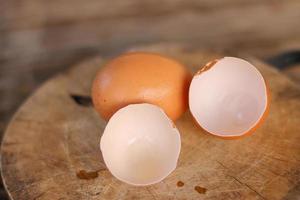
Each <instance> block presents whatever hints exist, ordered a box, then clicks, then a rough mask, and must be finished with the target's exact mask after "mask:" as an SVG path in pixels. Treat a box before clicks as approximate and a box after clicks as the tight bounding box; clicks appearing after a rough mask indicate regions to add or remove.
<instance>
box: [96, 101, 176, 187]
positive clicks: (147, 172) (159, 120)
mask: <svg viewBox="0 0 300 200" xmlns="http://www.w3.org/2000/svg"><path fill="white" fill-rule="evenodd" d="M180 148H181V142H180V134H179V132H178V130H177V128H176V127H175V125H174V123H173V122H172V121H171V120H170V119H169V118H168V116H167V115H166V114H165V113H164V111H163V110H162V109H161V108H159V107H158V106H155V105H152V104H146V103H144V104H131V105H128V106H126V107H124V108H121V109H120V110H118V111H117V112H116V113H115V114H114V115H113V116H112V117H111V118H110V120H109V122H108V124H107V126H106V128H105V130H104V133H103V135H102V138H101V141H100V149H101V151H102V154H103V158H104V162H105V164H106V166H107V168H108V169H109V171H110V172H111V173H112V174H113V175H114V176H115V177H116V178H117V179H119V180H121V181H123V182H126V183H128V184H131V185H136V186H145V185H151V184H154V183H157V182H160V181H161V180H163V179H164V178H166V177H167V176H168V175H169V174H170V173H171V172H172V171H173V170H174V169H175V168H176V165H177V160H178V157H179V153H180Z"/></svg>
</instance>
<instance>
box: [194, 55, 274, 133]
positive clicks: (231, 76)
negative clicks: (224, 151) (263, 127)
mask: <svg viewBox="0 0 300 200" xmlns="http://www.w3.org/2000/svg"><path fill="white" fill-rule="evenodd" d="M267 104H268V99H267V88H266V84H265V81H264V79H263V77H262V75H261V74H260V72H259V71H258V70H257V69H256V68H255V67H254V66H253V65H252V64H250V63H249V62H247V61H245V60H243V59H239V58H234V57H225V58H222V59H220V60H218V61H217V62H216V63H215V64H214V65H213V66H212V67H211V68H209V69H208V70H207V71H203V72H202V73H198V74H196V75H195V76H194V78H193V80H192V82H191V85H190V90H189V106H190V110H191V113H192V115H193V116H194V118H195V120H196V121H197V122H198V123H199V125H200V126H201V127H202V128H203V129H205V130H206V131H208V132H209V133H212V134H214V135H218V136H222V137H232V136H233V137H234V136H241V135H243V134H245V133H247V132H248V131H250V130H251V129H252V128H253V127H255V126H256V125H257V124H258V122H259V121H260V119H261V118H262V116H263V114H264V113H265V111H266V108H267Z"/></svg>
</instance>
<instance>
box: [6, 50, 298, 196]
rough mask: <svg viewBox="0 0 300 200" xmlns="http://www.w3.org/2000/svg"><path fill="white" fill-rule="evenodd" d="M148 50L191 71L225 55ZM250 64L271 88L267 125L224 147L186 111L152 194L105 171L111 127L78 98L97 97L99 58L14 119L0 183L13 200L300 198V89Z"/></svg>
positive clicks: (55, 83)
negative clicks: (170, 165)
mask: <svg viewBox="0 0 300 200" xmlns="http://www.w3.org/2000/svg"><path fill="white" fill-rule="evenodd" d="M144 50H149V51H154V52H159V53H162V54H165V55H169V56H172V57H174V58H176V59H178V60H180V61H181V62H183V63H185V64H186V65H187V66H188V67H189V69H190V70H191V71H192V72H195V70H197V69H198V68H199V67H200V66H202V65H203V64H204V63H206V62H207V61H209V60H212V59H215V58H218V57H220V55H216V54H213V53H209V52H204V51H197V50H187V49H184V48H175V47H170V48H168V47H164V46H159V45H158V46H154V47H150V48H145V49H144ZM244 58H246V59H248V60H250V61H251V62H252V63H253V64H254V65H256V66H257V67H258V69H259V70H260V71H261V73H262V74H263V75H264V77H265V79H266V80H267V82H268V84H269V87H270V90H271V97H272V98H271V107H270V113H269V116H268V118H267V120H266V121H265V123H264V124H263V125H262V126H261V127H260V128H259V129H258V130H257V131H256V132H255V133H253V134H252V135H250V136H247V137H244V138H241V139H237V140H223V139H220V138H217V137H214V136H212V135H209V134H206V133H205V132H204V131H203V130H201V129H200V128H198V127H197V126H196V125H195V124H194V123H193V120H192V117H191V114H190V113H189V112H188V111H187V112H186V113H185V114H184V115H183V116H182V117H181V118H180V119H179V120H178V121H177V122H176V125H177V127H178V128H179V130H180V132H181V137H182V151H181V154H180V158H179V163H178V166H177V169H176V170H175V171H174V172H173V173H172V174H171V175H169V176H168V177H167V178H166V179H165V180H164V181H162V182H160V183H158V184H155V185H152V186H148V187H134V186H130V185H127V184H125V183H122V182H120V181H118V180H117V179H116V178H114V177H113V176H112V175H111V174H110V172H109V171H108V170H107V169H106V168H105V165H104V163H103V160H102V157H101V152H100V149H99V140H100V137H101V134H102V131H103V129H104V127H105V122H104V121H103V120H102V119H100V118H99V116H98V115H97V113H96V112H95V111H94V109H93V107H92V106H91V105H89V101H88V99H84V98H83V99H82V98H79V97H78V96H74V95H79V96H86V95H89V94H90V88H91V83H92V80H93V78H94V75H95V72H96V71H97V70H98V69H99V67H101V66H102V65H103V63H104V62H105V60H103V59H102V58H101V57H98V58H92V59H90V60H87V61H84V62H82V63H81V64H79V65H77V66H74V67H73V68H72V69H70V70H69V71H67V72H65V73H62V74H59V75H57V76H56V77H54V78H52V79H51V80H49V81H47V82H46V83H45V84H43V85H42V86H41V87H40V88H39V89H38V90H37V91H36V92H35V93H34V94H33V95H32V96H31V97H30V98H29V99H28V100H27V101H26V102H25V103H24V104H23V105H22V106H21V108H20V109H19V110H18V112H17V113H16V114H15V116H14V118H13V119H12V121H11V123H10V124H9V126H8V128H7V131H6V133H5V136H4V139H3V142H2V148H1V165H2V166H1V170H2V178H3V180H4V184H5V186H6V189H7V191H8V193H9V195H10V197H11V199H13V200H17V199H18V200H19V199H24V200H31V199H39V200H56V199H60V200H63V199H64V200H67V199H70V200H77V199H84V200H89V199H91V200H93V199H108V200H114V199H156V200H158V199H161V200H166V199H178V200H181V199H182V200H183V199H188V200H190V199H297V198H300V182H299V180H300V90H299V88H298V87H297V85H295V84H294V83H293V82H291V81H290V80H289V79H288V78H286V77H285V76H283V75H281V74H280V73H279V72H278V71H276V70H275V69H273V68H271V67H269V66H267V65H266V64H264V63H263V62H261V61H258V60H256V59H254V58H251V57H244ZM249 84H251V83H249ZM72 95H73V96H72ZM74 97H75V99H74ZM76 100H77V101H76Z"/></svg>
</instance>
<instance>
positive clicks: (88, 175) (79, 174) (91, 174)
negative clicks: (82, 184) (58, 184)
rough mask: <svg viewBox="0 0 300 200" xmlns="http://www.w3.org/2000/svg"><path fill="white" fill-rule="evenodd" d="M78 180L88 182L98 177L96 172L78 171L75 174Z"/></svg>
mask: <svg viewBox="0 0 300 200" xmlns="http://www.w3.org/2000/svg"><path fill="white" fill-rule="evenodd" d="M76 176H77V177H78V178H79V179H85V180H90V179H94V178H97V177H98V171H91V172H87V171H85V170H80V171H78V172H77V173H76Z"/></svg>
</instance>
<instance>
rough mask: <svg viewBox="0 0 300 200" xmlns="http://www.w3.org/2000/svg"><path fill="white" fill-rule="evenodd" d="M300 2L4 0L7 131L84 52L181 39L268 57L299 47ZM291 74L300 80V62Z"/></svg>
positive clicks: (1, 60)
mask: <svg viewBox="0 0 300 200" xmlns="http://www.w3.org/2000/svg"><path fill="white" fill-rule="evenodd" d="M299 8H300V1H299V0H285V1H281V0H247V1H245V0H226V1H219V0H143V1H141V0H115V1H108V0H89V1H85V0H72V2H70V1H69V0H51V1H45V0H0V97H1V101H0V138H2V135H3V133H4V130H5V129H6V127H7V124H8V122H9V120H10V119H11V117H12V115H13V113H14V112H15V111H16V110H17V108H18V107H19V106H20V104H21V103H22V102H23V101H24V99H25V98H27V97H28V96H29V95H30V94H31V93H32V92H33V91H34V90H35V89H36V88H38V87H39V86H40V84H41V83H42V82H44V81H46V80H47V79H48V78H49V77H52V76H53V75H54V74H56V73H58V72H60V71H62V70H64V69H66V68H68V67H69V66H72V65H73V64H74V63H76V62H78V61H80V60H82V59H84V58H87V57H90V56H93V55H99V54H101V55H116V54H118V53H119V52H122V51H124V49H127V48H130V47H132V46H136V45H140V44H149V43H153V42H165V43H173V42H175V43H183V44H188V45H191V46H193V47H195V48H202V49H212V50H217V51H220V50H221V51H225V52H232V53H240V52H246V53H249V54H250V55H253V56H255V57H257V58H260V59H265V58H268V57H270V56H273V55H275V54H278V53H281V52H283V51H286V50H292V49H299V48H300V34H299V33H300V26H299V20H298V19H299V18H300V12H299ZM284 73H285V74H287V75H289V76H290V77H291V78H292V79H293V80H296V81H298V83H300V82H299V81H300V78H299V77H300V71H299V67H298V68H293V69H289V70H288V71H287V72H284ZM0 199H1V200H2V199H7V198H6V195H5V192H4V190H3V187H2V184H1V183H0Z"/></svg>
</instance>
